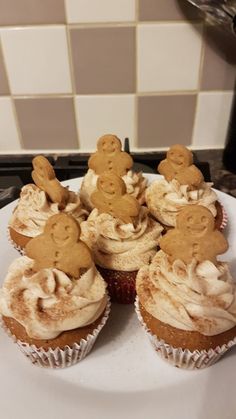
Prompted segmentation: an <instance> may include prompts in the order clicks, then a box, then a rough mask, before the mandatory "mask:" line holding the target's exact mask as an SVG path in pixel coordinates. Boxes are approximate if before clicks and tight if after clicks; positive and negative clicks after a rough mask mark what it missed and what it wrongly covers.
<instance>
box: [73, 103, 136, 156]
mask: <svg viewBox="0 0 236 419" xmlns="http://www.w3.org/2000/svg"><path fill="white" fill-rule="evenodd" d="M75 103H76V118H77V122H78V127H79V144H80V148H81V149H82V151H83V150H85V149H92V150H94V147H96V142H97V139H98V138H99V137H100V136H102V135H104V133H106V134H114V133H116V135H117V136H118V137H119V138H124V137H129V138H130V144H131V146H132V141H133V139H134V135H135V132H134V124H135V96H134V95H102V96H100V95H96V96H93V95H89V96H88V95H78V96H76V101H75Z"/></svg>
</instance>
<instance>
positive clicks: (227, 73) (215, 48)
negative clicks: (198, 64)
mask: <svg viewBox="0 0 236 419" xmlns="http://www.w3.org/2000/svg"><path fill="white" fill-rule="evenodd" d="M235 82H236V41H235V37H234V36H233V35H231V34H228V33H227V32H225V31H223V30H219V29H217V28H215V27H213V26H210V27H207V28H206V29H205V54H204V61H203V69H202V80H201V89H202V90H232V89H233V88H234V85H235Z"/></svg>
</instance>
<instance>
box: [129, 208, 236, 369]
mask: <svg viewBox="0 0 236 419" xmlns="http://www.w3.org/2000/svg"><path fill="white" fill-rule="evenodd" d="M176 224H177V225H176V228H174V229H171V230H169V231H168V232H167V233H166V234H165V235H164V236H163V237H162V238H161V239H160V248H161V250H160V251H159V252H158V253H157V254H156V256H155V257H154V258H153V260H152V263H151V264H150V265H149V266H144V267H143V268H141V269H140V271H139V272H138V275H137V279H136V289H137V295H138V299H137V301H136V311H137V314H138V318H139V320H140V321H141V323H142V325H143V327H144V329H145V330H146V332H147V334H148V336H149V338H150V340H151V343H152V345H153V346H154V348H155V350H156V352H157V353H158V354H160V355H161V356H162V357H163V358H164V359H166V360H167V361H169V362H170V363H172V364H173V365H175V366H178V367H182V368H187V369H198V368H204V367H207V366H209V365H211V364H213V363H214V362H216V361H217V360H218V359H219V358H220V357H221V356H222V355H223V354H224V353H225V352H226V351H227V350H228V349H229V348H230V347H231V346H233V345H235V344H236V284H235V282H234V281H233V279H232V276H231V274H230V271H229V268H228V265H227V263H226V262H220V261H218V260H217V255H219V254H222V253H224V252H225V251H226V250H227V248H228V244H227V241H226V239H225V238H224V236H223V235H222V233H221V232H220V231H218V230H216V229H215V226H214V217H213V215H212V213H211V212H210V211H209V210H208V209H207V208H205V207H203V206H192V205H189V206H187V207H185V208H184V209H183V210H181V212H180V213H179V214H178V216H177V223H176Z"/></svg>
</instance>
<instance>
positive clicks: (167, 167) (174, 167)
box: [157, 144, 204, 187]
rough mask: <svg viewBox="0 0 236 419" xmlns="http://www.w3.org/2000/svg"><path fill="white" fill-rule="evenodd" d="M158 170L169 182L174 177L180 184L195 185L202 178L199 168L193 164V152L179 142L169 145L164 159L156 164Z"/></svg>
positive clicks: (197, 184)
mask: <svg viewBox="0 0 236 419" xmlns="http://www.w3.org/2000/svg"><path fill="white" fill-rule="evenodd" d="M157 169H158V171H159V173H160V174H161V175H163V176H164V177H165V179H166V180H167V181H168V182H170V181H171V180H173V179H176V180H177V181H178V182H179V183H180V184H181V185H189V186H190V187H197V186H199V185H200V184H201V182H203V180H204V178H203V175H202V173H201V172H200V170H199V169H198V168H197V167H196V166H195V165H194V164H193V154H192V152H191V151H190V150H188V149H187V148H186V147H184V146H183V145H181V144H176V145H173V146H172V147H170V149H169V150H168V151H167V156H166V159H165V160H162V161H161V163H160V164H159V165H158V168H157Z"/></svg>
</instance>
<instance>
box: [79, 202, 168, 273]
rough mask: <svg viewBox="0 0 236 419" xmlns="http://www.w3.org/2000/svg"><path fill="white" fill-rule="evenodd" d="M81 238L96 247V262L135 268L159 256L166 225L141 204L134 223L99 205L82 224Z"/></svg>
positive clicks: (108, 265)
mask: <svg viewBox="0 0 236 419" xmlns="http://www.w3.org/2000/svg"><path fill="white" fill-rule="evenodd" d="M81 231H82V234H81V240H83V241H85V243H87V245H88V246H89V247H90V248H91V249H92V250H93V252H94V258H95V262H96V263H97V264H98V265H100V266H102V267H104V268H107V269H114V270H121V271H135V270H137V269H139V268H140V267H141V266H142V265H144V264H148V263H150V261H151V259H152V257H153V256H154V255H155V253H156V250H157V246H158V243H159V239H160V234H161V231H162V227H161V226H160V224H159V223H158V222H156V221H155V220H153V219H152V218H150V217H149V216H148V210H147V208H145V207H141V210H140V214H139V217H138V219H137V221H136V223H135V225H134V224H132V223H129V224H124V223H123V222H122V221H121V220H119V219H116V218H114V217H113V216H112V215H109V214H105V213H104V214H100V215H99V212H98V210H97V209H96V208H95V209H94V210H93V211H92V212H91V214H90V215H89V217H88V219H87V221H84V222H83V223H81Z"/></svg>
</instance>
